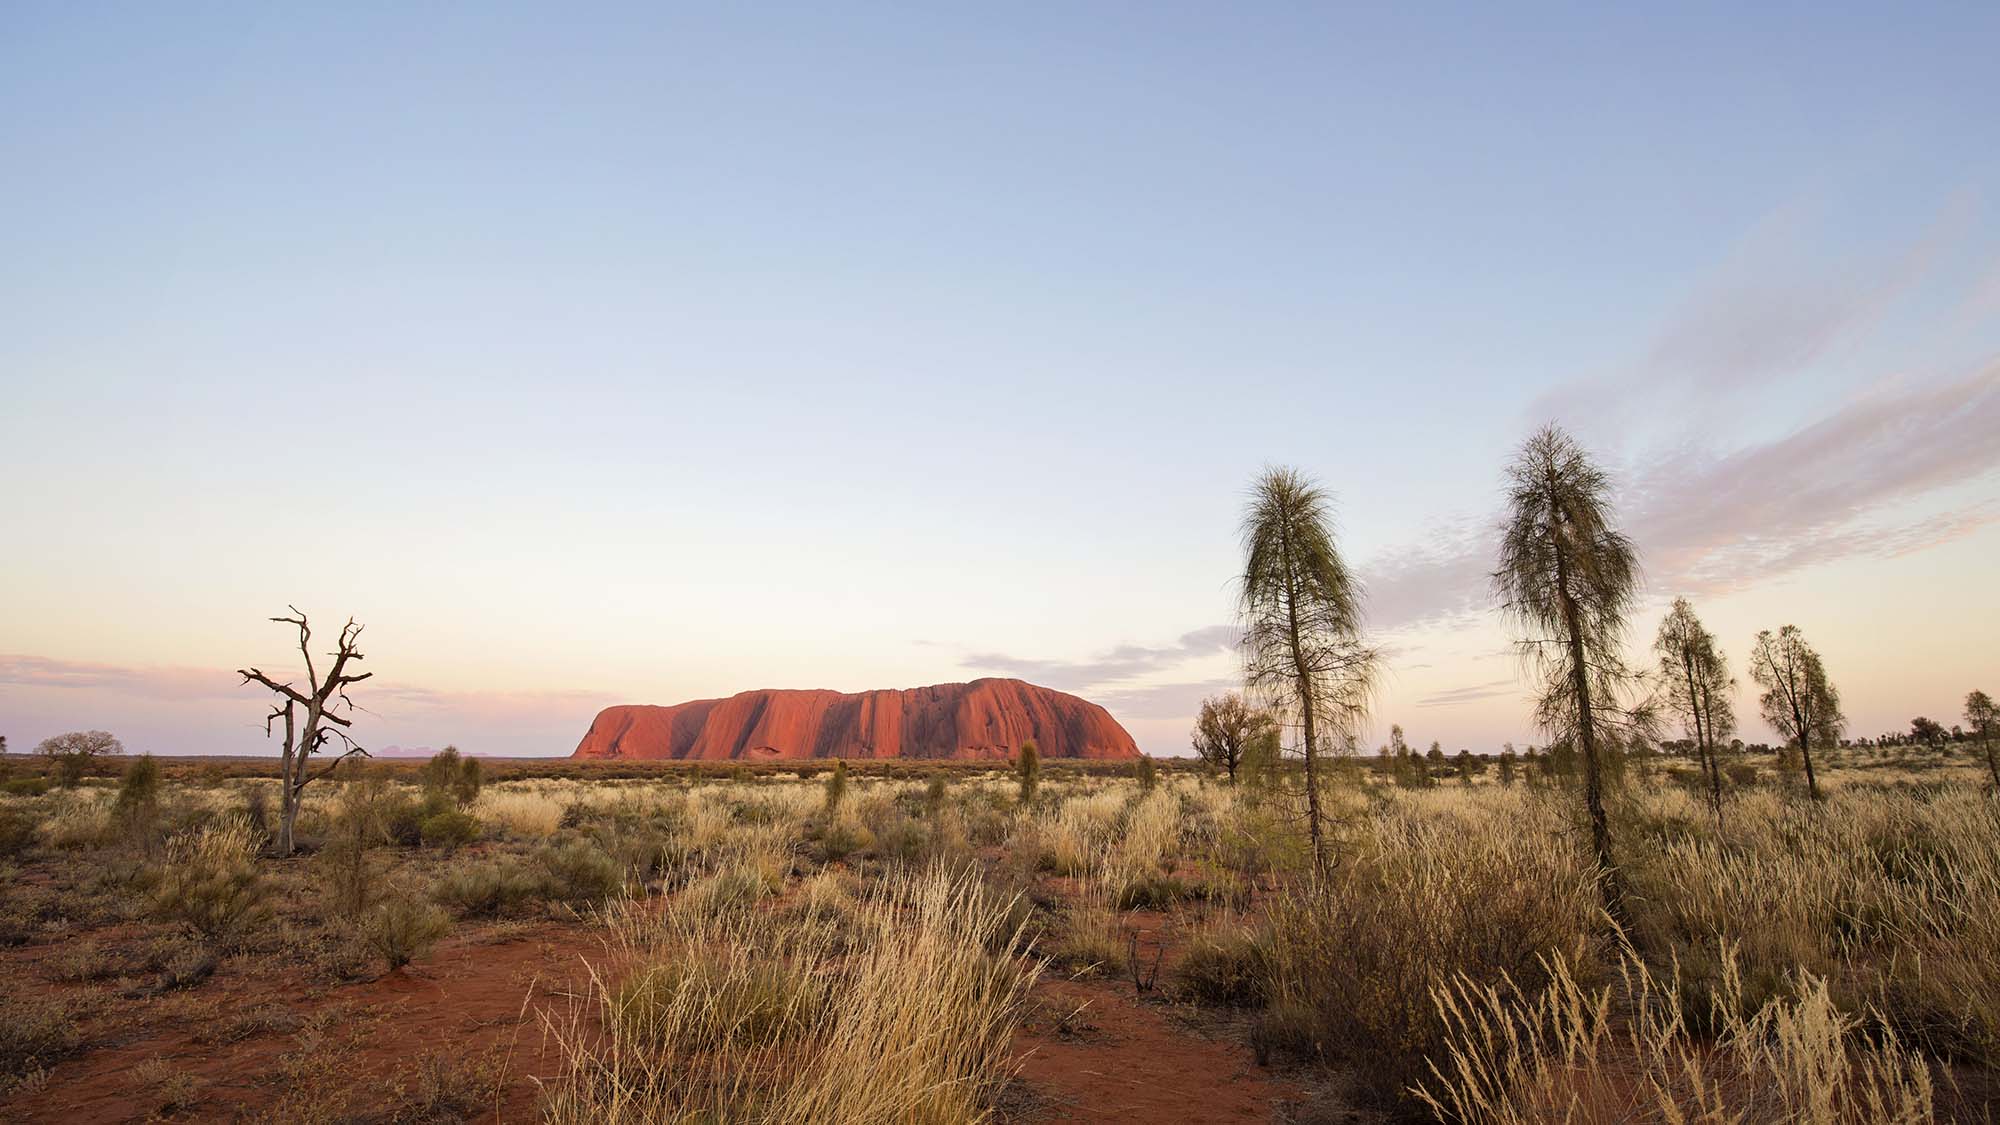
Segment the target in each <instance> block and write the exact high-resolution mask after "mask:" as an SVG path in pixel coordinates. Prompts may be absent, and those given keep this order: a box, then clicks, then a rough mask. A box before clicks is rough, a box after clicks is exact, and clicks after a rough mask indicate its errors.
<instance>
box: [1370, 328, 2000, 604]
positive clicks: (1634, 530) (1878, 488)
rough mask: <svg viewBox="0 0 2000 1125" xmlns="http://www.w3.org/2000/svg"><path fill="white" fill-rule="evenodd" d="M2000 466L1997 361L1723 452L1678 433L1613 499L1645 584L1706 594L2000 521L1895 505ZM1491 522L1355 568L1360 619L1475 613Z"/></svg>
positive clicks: (1875, 394) (1909, 547)
mask: <svg viewBox="0 0 2000 1125" xmlns="http://www.w3.org/2000/svg"><path fill="white" fill-rule="evenodd" d="M1996 471H2000V363H1994V364H1989V365H1987V366H1985V367H1983V368H1980V369H1978V370H1976V371H1973V372H1972V373H1970V374H1968V375H1964V376H1961V377H1959V378H1955V379H1945V380H1939V381H1933V382H1925V383H1918V382H1912V381H1907V380H1901V381H1890V382H1884V383H1882V384H1880V385H1878V386H1876V387H1874V388H1872V389H1871V390H1870V391H1869V392H1867V393H1866V394H1863V395H1861V396H1859V397H1857V398H1854V399H1852V400H1850V401H1848V402H1847V403H1845V404H1843V405H1841V406H1839V407H1836V408H1835V409H1834V410H1832V411H1831V412H1830V413H1828V414H1827V415H1825V416H1824V417H1822V418H1820V419H1819V420H1817V421H1814V422H1811V423H1809V424H1807V425H1805V426H1803V427H1801V428H1800V429H1797V430H1794V431H1793V432H1791V433H1789V434H1785V435H1784V436H1782V437H1778V438H1775V439H1772V440H1770V441H1766V442H1760V443H1756V444H1752V445H1747V446H1744V447H1742V448H1739V449H1736V450H1732V451H1729V452H1726V453H1716V452H1712V451H1709V450H1705V449H1703V448H1700V447H1698V446H1693V445H1689V446H1683V447H1681V448H1677V449H1674V450H1671V451H1668V452H1666V453H1663V454H1660V455H1658V456H1656V457H1654V458H1653V459H1651V460H1650V461H1648V462H1646V463H1644V464H1642V465H1641V466H1640V467H1639V468H1638V469H1637V470H1636V471H1635V472H1633V473H1631V474H1630V476H1629V477H1628V480H1629V481H1630V483H1629V485H1628V486H1627V488H1626V489H1625V491H1624V494H1623V495H1622V496H1621V497H1620V503H1621V506H1622V508H1623V511H1624V514H1625V526H1626V530H1627V531H1628V532H1629V533H1630V534H1631V536H1632V538H1633V540H1634V541H1635V542H1636V543H1637V544H1638V546H1639V551H1640V558H1641V560H1642V561H1643V563H1644V564H1645V568H1646V574H1647V576H1648V579H1649V580H1650V582H1651V584H1652V585H1653V586H1654V587H1656V588H1661V589H1670V590H1674V591H1677V592H1688V593H1705V592H1726V591H1729V590H1735V589H1741V588H1743V587H1744V586H1747V585H1750V584H1751V583H1754V582H1759V581H1764V580H1767V579H1770V578H1775V577H1778V576H1780V575H1784V574H1787V573H1790V572H1792V571H1796V570H1799V569H1801V568H1804V567H1808V566H1813V565H1817V564H1820V563H1826V562H1833V561H1836V560H1839V559H1845V558H1857V557H1880V556H1892V555H1903V554H1908V553H1910V552H1913V551H1918V550H1923V549H1925V548H1927V547H1932V546H1935V545H1937V544H1939V543H1944V542H1949V541H1950V540H1952V539H1956V538H1960V537H1962V536H1965V535H1968V534H1971V533H1972V532H1974V531H1977V530H1978V529H1980V528H1981V527H1984V526H1986V525H1988V524H1991V523H1993V522H1995V521H1996V520H2000V504H1996V503H1995V502H1994V501H1991V500H1982V501H1977V502H1973V503H1970V504H1967V505H1964V506H1961V507H1959V508H1957V509H1956V510H1953V511H1948V512H1944V513H1940V514H1936V515H1931V516H1927V517H1924V518H1922V519H1915V520H1911V519H1899V518H1897V516H1896V515H1895V513H1896V511H1897V510H1898V509H1899V508H1901V507H1903V506H1905V505H1907V504H1909V503H1911V502H1914V501H1916V500H1918V499H1920V498H1922V497H1925V496H1928V495H1932V494H1934V493H1937V492H1939V491H1941V490H1944V489H1948V488H1952V487H1954V486H1959V485H1965V484H1969V483H1972V482H1975V481H1978V480H1980V479H1982V478H1984V477H1986V476H1988V475H1989V474H1992V473H1994V472H1996ZM1493 535H1494V533H1493V531H1492V530H1491V529H1490V528H1487V529H1475V528H1468V527H1465V526H1459V527H1455V528H1445V529H1441V530H1440V531H1439V533H1438V534H1437V535H1436V536H1434V537H1433V538H1432V546H1431V547H1430V548H1429V549H1428V550H1427V551H1426V552H1425V553H1422V554H1415V555H1409V556H1401V557H1395V558H1391V559H1388V560H1382V561H1377V562H1376V563H1374V564H1373V565H1371V566H1369V567H1367V568H1364V577H1365V579H1366V581H1367V585H1368V589H1369V592H1370V595H1371V596H1370V599H1369V623H1370V625H1371V626H1372V627H1374V628H1377V629H1385V630H1386V629H1398V628H1406V627H1410V626H1414V625H1420V624H1426V623H1431V622H1436V621H1440V620H1450V619H1453V618H1456V617H1462V616H1466V615H1468V614H1475V613H1483V612H1485V611H1486V610H1487V608H1488V607H1489V606H1490V605H1491V595H1490V594H1489V592H1488V587H1487V577H1486V576H1487V572H1488V570H1489V569H1490V568H1491V565H1492V562H1491V560H1492V557H1493V550H1492V544H1493Z"/></svg>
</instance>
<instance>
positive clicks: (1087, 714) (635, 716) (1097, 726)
mask: <svg viewBox="0 0 2000 1125" xmlns="http://www.w3.org/2000/svg"><path fill="white" fill-rule="evenodd" d="M1029 739H1033V740H1034V742H1035V746H1036V749H1038V750H1039V751H1040V752H1041V754H1042V756H1043V757H1045V758H1111V759H1117V758H1136V757H1138V756H1139V747H1138V744H1137V743H1135V742H1133V741H1132V736H1131V735H1130V734H1128V733H1126V731H1125V728H1124V727H1122V726H1119V725H1118V720H1116V719H1114V718H1112V717H1111V713H1110V712H1108V711H1106V710H1105V709H1104V708H1102V707H1099V706H1098V705H1097V704H1095V703H1092V702H1090V701H1089V700H1086V699H1079V698H1077V697H1076V696H1074V695H1070V694H1068V693H1067V692H1060V691H1056V690H1055V689H1054V688H1046V687H1040V686H1037V685H1035V684H1031V683H1027V682H1026V681H1023V680H1013V679H980V680H974V681H972V682H971V683H968V684H935V685H933V686H931V687H920V688H906V689H900V690H897V689H888V690H882V691H864V692H852V693H845V692H837V691H821V690H763V691H746V692H742V693H740V694H737V695H732V696H730V697H728V698H727V699H696V700H691V701H689V702H687V703H677V704H674V705H673V706H671V707H659V706H648V705H640V704H623V705H619V706H615V707H606V708H605V709H604V710H602V711H600V712H598V714H597V718H596V719H595V720H594V721H592V723H591V724H590V730H589V731H588V732H586V733H585V734H584V736H583V741H582V742H580V743H578V744H577V748H576V753H575V754H573V755H572V757H577V758H642V759H663V758H685V759H696V760H703V761H716V760H727V759H732V758H751V759H776V758H931V759H959V760H997V759H1005V758H1007V757H1009V756H1011V755H1012V754H1013V753H1014V752H1015V751H1016V750H1018V749H1019V748H1020V745H1021V743H1023V742H1025V741H1027V740H1029Z"/></svg>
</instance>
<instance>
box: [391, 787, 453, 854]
mask: <svg viewBox="0 0 2000 1125" xmlns="http://www.w3.org/2000/svg"><path fill="white" fill-rule="evenodd" d="M457 811H459V810H458V805H457V803H456V802H454V801H453V800H452V798H451V795H450V794H449V793H440V792H429V793H426V794H424V797H423V799H422V800H421V801H419V800H413V799H411V798H410V797H408V796H402V795H397V796H385V797H384V799H383V808H382V831H383V835H384V836H385V837H386V838H387V839H388V840H389V841H390V842H391V843H395V844H400V845H402V846H403V847H406V848H414V847H416V846H418V845H419V844H422V843H423V842H424V822H425V821H427V820H429V819H430V818H432V817H434V816H437V815H439V814H441V813H448V812H457Z"/></svg>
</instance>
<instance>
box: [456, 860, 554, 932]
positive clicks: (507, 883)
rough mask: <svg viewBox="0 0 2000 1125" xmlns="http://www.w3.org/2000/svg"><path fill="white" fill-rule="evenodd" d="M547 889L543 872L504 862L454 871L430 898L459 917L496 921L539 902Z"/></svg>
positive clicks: (514, 861)
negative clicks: (500, 917) (492, 919)
mask: <svg viewBox="0 0 2000 1125" xmlns="http://www.w3.org/2000/svg"><path fill="white" fill-rule="evenodd" d="M544 887H545V881H544V879H543V876H542V873H541V872H540V871H538V870H536V869H534V868H531V867H529V866H528V865H526V864H524V863H521V862H520V861H518V860H510V859H502V860H492V861H490V862H486V863H475V864H468V865H465V866H460V867H454V868H452V869H451V870H449V871H447V872H445V874H444V876H443V877H442V878H440V879H439V880H438V881H437V884H436V886H434V887H433V888H432V890H431V895H432V897H433V898H435V899H436V900H437V901H438V902H440V903H442V904H444V905H445V906H447V907H449V908H451V909H452V910H453V911H454V912H455V913H457V914H459V915H462V916H467V917H482V918H493V917H498V916H500V915H502V914H507V913H511V912H513V911H514V910H516V909H518V908H519V907H521V906H522V905H524V904H526V903H529V902H534V901H538V900H540V899H541V897H542V892H543V889H544Z"/></svg>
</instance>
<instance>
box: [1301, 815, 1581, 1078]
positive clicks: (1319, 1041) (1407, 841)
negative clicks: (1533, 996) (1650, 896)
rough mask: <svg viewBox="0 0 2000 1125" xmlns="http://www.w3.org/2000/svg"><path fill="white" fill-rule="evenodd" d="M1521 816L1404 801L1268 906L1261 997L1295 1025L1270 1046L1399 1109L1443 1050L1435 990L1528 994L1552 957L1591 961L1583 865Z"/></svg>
mask: <svg viewBox="0 0 2000 1125" xmlns="http://www.w3.org/2000/svg"><path fill="white" fill-rule="evenodd" d="M1461 800H1463V799H1462V798H1461ZM1518 813H1519V810H1518V809H1516V808H1514V807H1512V806H1511V805H1505V804H1492V803H1483V804H1481V805H1478V806H1470V805H1463V804H1461V805H1455V806H1441V805H1439V804H1437V803H1436V802H1435V801H1434V799H1431V798H1427V797H1409V798H1404V797H1400V796H1399V797H1398V798H1397V799H1396V800H1395V801H1394V802H1392V803H1391V804H1389V805H1386V806H1384V807H1383V808H1382V809H1381V810H1380V811H1378V812H1377V813H1375V814H1374V815H1373V816H1372V817H1370V818H1368V819H1367V820H1366V821H1364V822H1363V823H1364V827H1363V829H1362V830H1361V832H1359V833H1358V834H1357V835H1355V836H1354V837H1353V838H1352V839H1351V840H1350V841H1349V844H1348V850H1349V852H1350V854H1349V855H1348V856H1347V857H1345V858H1344V859H1343V861H1342V863H1341V864H1340V865H1339V866H1338V867H1336V868H1335V869H1334V870H1333V871H1332V872H1331V873H1330V874H1329V875H1328V876H1327V877H1325V878H1324V879H1312V878H1309V877H1302V878H1301V879H1300V880H1299V881H1298V882H1296V883H1294V884H1293V885H1291V886H1290V887H1288V888H1287V889H1286V890H1285V891H1284V892H1283V893H1282V894H1280V895H1279V896H1278V897H1277V898H1276V899H1274V900H1273V901H1272V903H1271V905H1270V913H1269V923H1270V928H1271V934H1272V938H1271V946H1270V954H1269V960H1268V980H1267V982H1266V985H1265V991H1266V994H1267V996H1268V997H1269V999H1270V1001H1271V1004H1272V1006H1273V1007H1274V1008H1276V1009H1282V1010H1284V1011H1287V1012H1289V1013H1292V1014H1293V1016H1294V1017H1295V1018H1292V1019H1290V1020H1288V1021H1287V1022H1286V1024H1285V1028H1286V1030H1287V1032H1288V1039H1289V1041H1273V1042H1272V1043H1270V1044H1268V1046H1270V1047H1282V1048H1288V1049H1289V1050H1290V1051H1292V1052H1293V1053H1297V1054H1301V1055H1306V1056H1309V1057H1319V1058H1337V1059H1343V1060H1345V1061H1347V1062H1349V1063H1351V1064H1353V1065H1354V1066H1355V1067H1356V1069H1357V1072H1358V1074H1359V1075H1360V1081H1361V1092H1362V1093H1363V1094H1364V1095H1367V1096H1368V1097H1369V1098H1370V1099H1371V1100H1374V1101H1377V1102H1379V1103H1384V1104H1393V1103H1395V1102H1398V1101H1400V1100H1402V1099H1403V1098H1405V1097H1406V1096H1407V1091H1408V1089H1409V1088H1410V1087H1411V1086H1412V1085H1413V1084H1414V1082H1415V1081H1416V1079H1417V1078H1419V1077H1420V1076H1421V1075H1422V1074H1423V1073H1424V1072H1423V1067H1424V1060H1425V1059H1426V1058H1427V1057H1430V1056H1433V1055H1434V1054H1435V1052H1436V1051H1438V1050H1439V1049H1440V1048H1441V1046H1442V1043H1443V1038H1444V1033H1445V1026H1444V1024H1443V1022H1442V1020H1441V1019H1440V1016H1439V1013H1438V1011H1437V1009H1436V1007H1435V1006H1434V1005H1433V1004H1432V1003H1431V1001H1430V991H1431V989H1432V988H1433V987H1434V986H1436V985H1438V984H1440V983H1443V982H1445V981H1448V980H1451V979H1453V978H1454V977H1457V976H1459V975H1466V976H1469V977H1471V978H1472V979H1473V980H1476V981H1479V982H1481V983H1495V982H1499V981H1502V980H1507V979H1514V980H1520V981H1525V982H1527V983H1528V985H1529V986H1530V987H1534V986H1538V985H1539V984H1540V983H1541V982H1542V979H1543V972H1544V970H1543V968H1542V966H1543V965H1544V964H1545V963H1546V960H1547V959H1549V958H1552V957H1560V958H1562V959H1563V960H1564V961H1565V963H1567V964H1571V965H1577V964H1585V965H1587V964H1589V963H1590V959H1591V949H1592V933H1593V929H1594V928H1595V927H1597V926H1598V925H1599V920H1600V919H1601V909H1600V907H1599V905H1598V896H1597V887H1596V884H1595V881H1594V880H1593V878H1592V875H1591V868H1590V865H1589V863H1588V861H1587V860H1586V858H1585V857H1584V855H1583V854H1582V853H1581V851H1580V850H1578V849H1577V848H1576V847H1574V846H1566V845H1564V844H1563V843H1562V842H1560V841H1558V840H1556V839H1554V838H1552V837H1547V836H1536V835H1529V834H1523V833H1521V832H1519V831H1516V830H1514V828H1513V825H1514V824H1515V823H1518V819H1519V817H1518Z"/></svg>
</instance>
